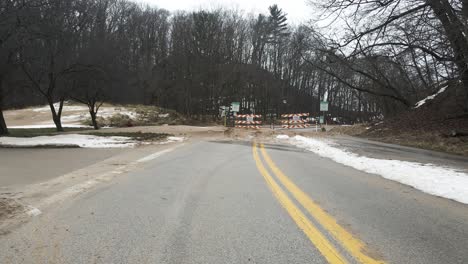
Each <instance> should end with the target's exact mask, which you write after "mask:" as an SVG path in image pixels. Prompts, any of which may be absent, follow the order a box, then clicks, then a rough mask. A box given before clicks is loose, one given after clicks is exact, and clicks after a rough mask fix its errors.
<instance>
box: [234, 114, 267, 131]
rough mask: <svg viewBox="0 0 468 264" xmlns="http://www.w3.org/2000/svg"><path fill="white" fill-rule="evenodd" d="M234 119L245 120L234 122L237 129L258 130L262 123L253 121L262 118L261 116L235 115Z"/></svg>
mask: <svg viewBox="0 0 468 264" xmlns="http://www.w3.org/2000/svg"><path fill="white" fill-rule="evenodd" d="M236 118H240V119H245V120H236V121H235V123H236V127H237V128H254V129H259V128H260V127H261V126H262V121H260V120H255V118H262V115H251V114H249V115H237V116H236Z"/></svg>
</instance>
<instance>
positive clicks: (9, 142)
mask: <svg viewBox="0 0 468 264" xmlns="http://www.w3.org/2000/svg"><path fill="white" fill-rule="evenodd" d="M1 145H4V146H20V147H21V146H22V147H38V146H39V147H40V146H69V145H77V146H79V147H82V148H128V147H134V146H136V145H137V142H136V141H135V140H133V139H131V138H129V137H100V136H92V135H79V134H67V135H57V136H39V137H31V138H17V137H0V146H1Z"/></svg>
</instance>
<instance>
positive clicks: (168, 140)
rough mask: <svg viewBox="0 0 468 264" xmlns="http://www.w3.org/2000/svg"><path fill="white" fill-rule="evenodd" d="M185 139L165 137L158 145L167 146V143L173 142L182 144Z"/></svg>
mask: <svg viewBox="0 0 468 264" xmlns="http://www.w3.org/2000/svg"><path fill="white" fill-rule="evenodd" d="M185 139H186V138H185V137H174V136H170V137H167V138H166V140H165V141H162V142H160V143H159V144H160V145H164V144H169V143H174V142H184V141H185Z"/></svg>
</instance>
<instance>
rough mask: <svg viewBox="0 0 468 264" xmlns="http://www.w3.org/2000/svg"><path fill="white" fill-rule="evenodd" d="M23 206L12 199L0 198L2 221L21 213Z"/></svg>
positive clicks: (0, 217)
mask: <svg viewBox="0 0 468 264" xmlns="http://www.w3.org/2000/svg"><path fill="white" fill-rule="evenodd" d="M22 209H23V206H22V205H21V204H19V203H17V202H15V201H14V200H12V199H8V198H0V221H2V220H5V219H7V218H10V217H12V216H13V215H14V214H15V213H17V212H19V211H21V210H22Z"/></svg>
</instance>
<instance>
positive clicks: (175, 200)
mask: <svg viewBox="0 0 468 264" xmlns="http://www.w3.org/2000/svg"><path fill="white" fill-rule="evenodd" d="M467 248H468V207H467V206H466V205H462V204H459V203H456V202H453V201H449V200H446V199H442V198H438V197H434V196H431V195H427V194H424V193H421V192H419V191H417V190H414V189H412V188H410V187H406V186H403V185H401V184H398V183H395V182H392V181H388V180H385V179H382V178H380V177H378V176H376V175H370V174H366V173H363V172H360V171H357V170H354V169H351V168H348V167H345V166H342V165H340V164H337V163H334V162H332V161H331V160H328V159H324V158H320V157H319V156H317V155H315V154H312V153H309V152H305V151H302V150H299V149H296V148H294V147H291V146H284V145H269V144H266V145H265V146H263V145H260V144H259V145H255V146H253V145H252V143H251V142H227V141H218V142H216V141H213V142H208V141H199V142H194V143H190V144H186V145H185V146H182V147H180V148H177V149H175V150H174V151H172V152H168V153H165V154H164V155H161V156H159V157H158V158H156V159H154V160H152V161H149V162H147V163H145V164H143V165H142V166H140V167H139V168H137V169H135V170H132V171H131V172H128V173H126V174H124V175H122V176H121V177H117V178H115V179H114V180H113V181H112V182H110V183H103V184H102V185H100V187H98V188H96V189H94V190H93V191H88V192H86V193H83V194H81V195H78V196H77V197H75V198H73V199H68V200H66V201H64V202H61V203H59V204H57V205H55V206H53V208H49V209H47V210H45V211H44V212H43V214H42V215H40V216H37V217H34V218H32V219H31V220H30V221H29V222H28V223H25V224H23V225H21V226H20V227H18V228H16V229H14V230H12V232H11V233H8V234H3V235H0V260H1V261H0V263H268V264H270V263H444V264H445V263H468V250H466V249H467Z"/></svg>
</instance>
